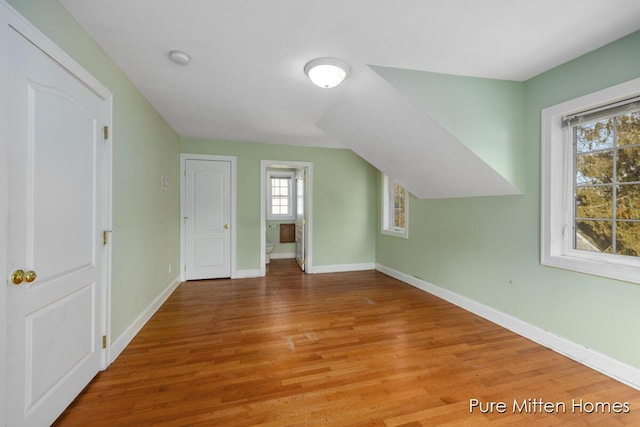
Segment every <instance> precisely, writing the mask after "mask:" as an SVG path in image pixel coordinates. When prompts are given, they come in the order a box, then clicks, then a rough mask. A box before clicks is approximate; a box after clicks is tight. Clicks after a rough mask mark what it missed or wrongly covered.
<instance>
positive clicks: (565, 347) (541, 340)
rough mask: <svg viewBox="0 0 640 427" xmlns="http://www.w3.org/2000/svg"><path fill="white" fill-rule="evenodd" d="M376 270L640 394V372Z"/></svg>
mask: <svg viewBox="0 0 640 427" xmlns="http://www.w3.org/2000/svg"><path fill="white" fill-rule="evenodd" d="M376 270H378V271H379V272H381V273H384V274H386V275H388V276H391V277H393V278H395V279H398V280H400V281H402V282H404V283H407V284H409V285H411V286H414V287H416V288H418V289H420V290H422V291H424V292H427V293H429V294H432V295H435V296H437V297H439V298H442V299H443V300H445V301H448V302H450V303H452V304H454V305H457V306H458V307H461V308H463V309H465V310H467V311H469V312H471V313H473V314H476V315H478V316H480V317H482V318H484V319H486V320H489V321H490V322H493V323H495V324H497V325H499V326H502V327H503V328H506V329H508V330H510V331H511V332H514V333H516V334H518V335H520V336H523V337H525V338H527V339H530V340H531V341H534V342H536V343H538V344H540V345H542V346H544V347H547V348H549V349H550V350H553V351H555V352H556V353H559V354H561V355H563V356H566V357H568V358H570V359H572V360H574V361H576V362H578V363H580V364H582V365H585V366H587V367H589V368H591V369H594V370H596V371H598V372H600V373H602V374H604V375H606V376H608V377H610V378H612V379H614V380H616V381H619V382H621V383H623V384H626V385H628V386H630V387H633V388H635V389H636V390H640V369H638V368H636V367H634V366H631V365H628V364H626V363H623V362H621V361H619V360H617V359H614V358H612V357H610V356H607V355H604V354H602V353H599V352H597V351H595V350H592V349H590V348H588V347H585V346H583V345H580V344H577V343H575V342H573V341H569V340H568V339H566V338H562V337H560V336H558V335H555V334H553V333H551V332H549V331H546V330H544V329H542V328H539V327H537V326H535V325H532V324H530V323H527V322H525V321H523V320H521V319H518V318H516V317H513V316H511V315H509V314H506V313H503V312H501V311H498V310H496V309H494V308H492V307H489V306H487V305H484V304H482V303H480V302H478V301H475V300H473V299H471V298H468V297H466V296H464V295H461V294H458V293H456V292H453V291H450V290H448V289H445V288H441V287H439V286H436V285H434V284H432V283H429V282H427V281H425V280H423V279H420V278H417V277H415V276H411V275H409V274H406V273H402V272H400V271H398V270H394V269H392V268H389V267H386V266H384V265H382V264H376Z"/></svg>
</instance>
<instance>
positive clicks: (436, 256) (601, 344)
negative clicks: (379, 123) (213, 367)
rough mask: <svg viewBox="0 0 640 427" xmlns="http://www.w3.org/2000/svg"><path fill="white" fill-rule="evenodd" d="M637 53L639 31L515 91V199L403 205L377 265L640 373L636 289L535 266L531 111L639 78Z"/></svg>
mask: <svg viewBox="0 0 640 427" xmlns="http://www.w3.org/2000/svg"><path fill="white" fill-rule="evenodd" d="M639 51H640V32H639V33H635V34H632V35H630V36H628V37H626V38H624V39H621V40H619V41H617V42H615V43H612V44H611V45H608V46H605V47H603V48H601V49H598V50H597V51H595V52H592V53H590V54H588V55H585V56H583V57H580V58H578V59H576V60H574V61H571V62H569V63H567V64H564V65H562V66H560V67H558V68H556V69H553V70H551V71H549V72H546V73H544V74H542V75H540V76H537V77H535V78H533V79H531V80H529V81H527V82H525V83H524V90H525V97H524V99H525V132H524V135H525V152H524V154H525V163H524V178H525V188H526V192H525V194H524V195H522V196H508V197H507V196H505V197H484V198H473V199H451V200H416V199H415V198H412V199H411V200H410V225H409V236H410V238H409V240H404V239H398V238H393V237H388V236H384V235H381V234H378V237H377V245H376V260H377V262H378V263H380V264H382V265H385V266H388V267H391V268H393V269H396V270H399V271H401V272H404V273H406V274H409V275H414V276H417V277H419V278H421V279H424V280H426V281H428V282H430V283H433V284H435V285H438V286H440V287H443V288H446V289H449V290H452V291H454V292H458V293H460V294H463V295H465V296H467V297H470V298H472V299H474V300H476V301H479V302H481V303H483V304H485V305H488V306H490V307H493V308H495V309H497V310H500V311H502V312H505V313H508V314H510V315H513V316H514V317H516V318H519V319H522V320H524V321H526V322H529V323H531V324H533V325H536V326H538V327H540V328H542V329H544V330H548V331H550V332H551V333H553V334H556V335H559V336H561V337H564V338H567V339H569V340H571V341H573V342H575V343H578V344H581V345H583V346H586V347H589V348H591V349H593V350H596V351H598V352H600V353H603V354H606V355H609V356H611V357H613V358H616V359H618V360H620V361H622V362H625V363H627V364H629V365H632V366H635V367H639V368H640V356H639V355H640V332H638V329H637V328H635V325H637V324H639V323H640V310H638V301H640V286H638V285H635V284H631V283H626V282H619V281H614V280H609V279H604V278H601V277H596V276H590V275H586V274H580V273H575V272H570V271H566V270H561V269H555V268H551V267H544V266H541V265H540V263H539V258H540V257H539V254H540V208H541V207H540V110H541V109H542V108H544V107H546V106H550V105H554V104H557V103H559V102H562V101H565V100H568V99H572V98H575V97H577V96H580V95H584V94H587V93H590V92H593V91H595V90H599V89H603V88H605V87H608V86H611V85H614V84H617V83H621V82H624V81H627V80H630V79H632V78H636V77H639V76H640V55H638V52H639ZM473 124H474V123H473V122H469V123H468V125H469V126H472V125H473Z"/></svg>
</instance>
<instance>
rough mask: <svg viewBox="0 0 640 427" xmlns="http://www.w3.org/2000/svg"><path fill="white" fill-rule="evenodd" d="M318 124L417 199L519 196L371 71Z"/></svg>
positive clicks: (344, 93) (356, 82)
mask: <svg viewBox="0 0 640 427" xmlns="http://www.w3.org/2000/svg"><path fill="white" fill-rule="evenodd" d="M318 127H319V128H320V129H322V130H323V131H324V132H325V133H326V134H327V135H330V136H331V137H333V138H335V139H337V140H341V141H348V144H349V147H350V148H351V149H352V150H353V151H354V152H356V153H357V154H358V155H360V156H361V157H362V158H364V159H365V160H367V161H368V162H369V163H371V164H372V165H374V166H375V167H377V168H378V169H379V170H381V171H383V172H384V173H386V174H388V175H391V176H394V177H399V179H400V180H401V182H402V183H403V185H404V186H405V187H406V188H407V189H408V190H409V191H410V192H411V193H413V194H414V195H415V196H416V197H418V198H449V197H474V196H489V195H510V194H520V191H519V190H518V188H517V187H516V186H515V185H513V184H512V183H510V182H509V181H508V180H506V179H505V178H504V177H503V176H502V175H500V174H499V173H498V172H496V171H495V170H494V169H493V168H492V167H491V166H489V164H488V163H486V162H484V161H483V160H482V159H481V158H480V157H479V156H478V155H476V154H475V153H474V152H473V151H471V150H470V149H469V148H467V147H466V146H465V145H464V144H463V143H462V142H460V141H459V140H458V139H457V138H456V137H455V136H454V135H453V134H451V133H450V132H449V131H448V130H447V129H445V128H444V127H443V126H442V125H441V124H440V123H439V122H438V121H437V120H435V119H433V118H432V117H431V116H430V115H428V114H427V113H426V112H425V111H424V110H423V109H422V108H420V107H419V106H418V105H416V104H415V103H414V102H412V101H410V100H409V99H408V98H407V97H405V96H404V95H402V94H401V93H400V92H398V91H397V90H396V89H395V88H394V87H392V86H391V85H390V84H389V83H388V82H387V81H385V80H384V79H383V78H382V77H381V76H380V75H378V74H377V73H376V72H375V71H374V70H373V69H369V70H365V71H362V72H361V73H360V76H359V78H358V80H357V81H355V80H354V81H352V82H350V84H349V85H348V86H347V85H345V87H344V88H343V90H342V91H341V93H340V97H338V99H336V101H335V103H334V105H333V106H332V108H330V109H329V110H327V112H326V114H325V115H324V116H323V117H322V119H321V120H320V121H319V122H318ZM519 142H521V141H519Z"/></svg>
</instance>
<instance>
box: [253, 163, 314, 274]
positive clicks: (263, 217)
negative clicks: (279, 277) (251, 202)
mask: <svg viewBox="0 0 640 427" xmlns="http://www.w3.org/2000/svg"><path fill="white" fill-rule="evenodd" d="M274 167H275V168H278V167H280V168H288V169H306V170H307V187H306V190H307V192H306V194H305V203H306V205H307V206H306V212H307V213H306V221H307V235H306V236H305V237H306V239H305V257H306V260H305V262H306V265H305V266H306V268H305V271H306V272H307V273H311V272H312V271H313V269H312V267H313V163H312V162H297V161H291V160H261V161H260V276H265V275H266V274H267V265H266V261H267V259H266V258H267V257H266V246H267V192H266V185H267V184H266V177H267V169H268V168H274Z"/></svg>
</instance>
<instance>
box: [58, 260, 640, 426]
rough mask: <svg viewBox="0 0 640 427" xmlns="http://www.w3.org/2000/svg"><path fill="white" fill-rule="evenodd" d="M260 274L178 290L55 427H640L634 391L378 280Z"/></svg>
mask: <svg viewBox="0 0 640 427" xmlns="http://www.w3.org/2000/svg"><path fill="white" fill-rule="evenodd" d="M269 268H270V271H269V273H268V275H267V277H266V278H260V279H247V280H216V281H197V282H187V283H183V284H181V285H180V286H179V287H178V289H177V290H176V291H175V293H174V294H173V295H172V296H171V297H170V298H169V299H168V300H167V302H166V303H165V304H164V305H163V306H162V307H161V308H160V310H159V311H158V312H157V313H156V314H155V315H154V316H153V318H152V319H151V320H150V321H149V323H148V324H147V325H146V326H145V327H144V328H143V329H142V331H141V332H140V333H139V334H138V335H137V336H136V337H135V339H134V340H133V341H132V342H131V344H130V345H129V346H128V347H127V348H126V349H125V350H124V352H123V353H122V354H121V355H120V357H118V359H117V360H116V361H115V362H114V363H113V364H112V365H111V366H110V367H109V368H108V369H107V370H106V371H105V372H102V373H100V374H99V375H98V376H97V377H96V378H95V379H94V380H93V381H92V382H91V384H89V385H88V386H87V387H86V389H85V390H84V391H83V392H82V394H81V395H80V396H78V398H77V399H76V400H75V401H74V403H73V404H72V405H71V406H70V407H69V408H68V409H67V410H66V412H65V413H64V414H62V415H61V417H60V418H59V419H58V421H57V422H56V424H55V425H56V426H61V427H62V426H83V427H84V426H92V427H99V426H109V427H113V426H146V425H157V426H340V427H343V426H404V427H415V426H438V425H458V426H475V425H486V424H495V425H508V426H523V425H532V426H537V425H541V426H551V425H563V426H586V425H595V426H618V425H640V391H637V390H635V389H633V388H630V387H627V386H625V385H623V384H621V383H618V382H616V381H614V380H612V379H610V378H608V377H606V376H604V375H602V374H599V373H597V372H595V371H593V370H591V369H589V368H586V367H584V366H582V365H580V364H578V363H576V362H574V361H571V360H569V359H567V358H565V357H563V356H560V355H559V354H556V353H554V352H552V351H550V350H548V349H546V348H544V347H541V346H539V345H537V344H534V343H533V342H531V341H529V340H527V339H525V338H522V337H519V336H517V335H515V334H513V333H511V332H509V331H507V330H505V329H503V328H501V327H499V326H496V325H494V324H492V323H490V322H488V321H486V320H483V319H481V318H479V317H477V316H475V315H473V314H470V313H468V312H466V311H464V310H462V309H460V308H457V307H455V306H453V305H451V304H449V303H447V302H444V301H442V300H440V299H438V298H436V297H433V296H431V295H429V294H427V293H424V292H422V291H420V290H418V289H415V288H413V287H411V286H409V285H406V284H404V283H401V282H399V281H397V280H394V279H392V278H390V277H388V276H385V275H383V274H381V273H378V272H374V271H370V272H358V273H338V274H321V275H304V274H302V273H301V272H300V271H299V270H297V266H296V265H295V263H294V262H292V261H290V260H275V261H272V264H271V265H270V267H269ZM470 399H478V400H479V401H482V402H483V404H486V403H487V402H491V401H493V402H498V401H503V402H506V406H507V410H506V412H505V413H502V414H501V413H497V412H495V411H494V413H488V414H483V413H481V412H480V410H479V409H478V408H476V409H474V411H473V412H471V411H470ZM514 399H515V400H516V401H517V402H518V404H519V405H520V404H521V403H522V402H523V401H524V402H527V399H542V400H543V401H545V402H551V403H553V404H556V402H559V403H562V404H564V405H565V412H563V411H562V406H561V405H557V406H558V407H559V409H560V411H554V412H553V413H550V414H547V413H545V412H544V411H543V410H542V408H541V407H540V405H536V404H535V403H534V404H533V405H529V407H528V409H530V410H529V413H527V411H524V412H523V413H518V411H517V410H516V411H514V410H513V409H514V408H513V402H514ZM572 399H574V400H576V402H579V401H580V399H582V401H583V404H585V405H586V406H584V408H585V409H587V410H589V409H592V408H591V407H590V406H589V405H588V404H586V402H607V403H610V404H613V403H614V402H628V403H629V407H630V412H629V413H626V414H615V413H586V412H583V413H580V411H579V410H578V409H579V408H576V409H575V410H574V408H572ZM534 409H535V410H536V411H535V412H532V410H534Z"/></svg>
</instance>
